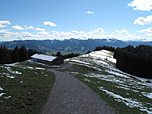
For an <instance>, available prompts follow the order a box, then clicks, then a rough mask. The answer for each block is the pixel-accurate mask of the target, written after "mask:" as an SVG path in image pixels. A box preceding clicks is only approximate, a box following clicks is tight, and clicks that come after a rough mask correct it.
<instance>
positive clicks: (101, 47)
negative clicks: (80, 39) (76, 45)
mask: <svg viewBox="0 0 152 114" xmlns="http://www.w3.org/2000/svg"><path fill="white" fill-rule="evenodd" d="M103 49H104V50H108V51H112V52H115V48H114V47H112V46H98V47H96V48H95V49H94V51H100V50H103Z"/></svg>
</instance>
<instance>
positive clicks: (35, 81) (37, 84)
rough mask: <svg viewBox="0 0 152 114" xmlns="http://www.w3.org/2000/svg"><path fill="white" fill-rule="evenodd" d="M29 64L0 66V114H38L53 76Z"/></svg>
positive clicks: (41, 67) (53, 79) (43, 68)
mask: <svg viewBox="0 0 152 114" xmlns="http://www.w3.org/2000/svg"><path fill="white" fill-rule="evenodd" d="M47 68H50V67H46V66H45V67H44V66H42V65H37V64H34V63H29V62H21V63H16V64H7V65H0V114H39V113H40V112H41V109H42V108H43V106H44V104H45V103H46V101H47V99H48V96H49V93H50V90H51V88H52V87H53V84H54V81H55V76H54V74H53V73H51V72H49V71H47V70H45V69H47Z"/></svg>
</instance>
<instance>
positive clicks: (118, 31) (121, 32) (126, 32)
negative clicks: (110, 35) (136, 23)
mask: <svg viewBox="0 0 152 114" xmlns="http://www.w3.org/2000/svg"><path fill="white" fill-rule="evenodd" d="M115 32H116V33H119V34H123V33H125V34H128V31H127V30H125V29H122V30H115Z"/></svg>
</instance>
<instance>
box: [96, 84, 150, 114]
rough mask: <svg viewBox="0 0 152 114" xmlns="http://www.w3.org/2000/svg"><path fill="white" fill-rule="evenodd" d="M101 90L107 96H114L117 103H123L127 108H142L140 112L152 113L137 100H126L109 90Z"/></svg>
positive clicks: (101, 88)
mask: <svg viewBox="0 0 152 114" xmlns="http://www.w3.org/2000/svg"><path fill="white" fill-rule="evenodd" d="M99 89H100V90H101V91H103V92H105V93H106V94H108V95H109V96H112V97H113V98H115V100H116V101H118V102H123V103H124V104H125V105H126V106H129V107H130V108H136V107H138V108H140V110H142V111H145V112H147V113H149V114H150V113H152V109H151V108H149V109H148V108H147V107H144V106H143V104H142V103H141V102H138V101H136V100H135V99H134V100H133V99H131V98H124V97H122V96H120V95H118V94H115V93H113V92H110V91H108V90H105V89H104V88H103V87H99Z"/></svg>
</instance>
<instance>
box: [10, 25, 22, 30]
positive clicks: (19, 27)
mask: <svg viewBox="0 0 152 114" xmlns="http://www.w3.org/2000/svg"><path fill="white" fill-rule="evenodd" d="M12 28H13V29H15V30H24V28H23V27H21V26H18V25H16V26H12Z"/></svg>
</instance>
